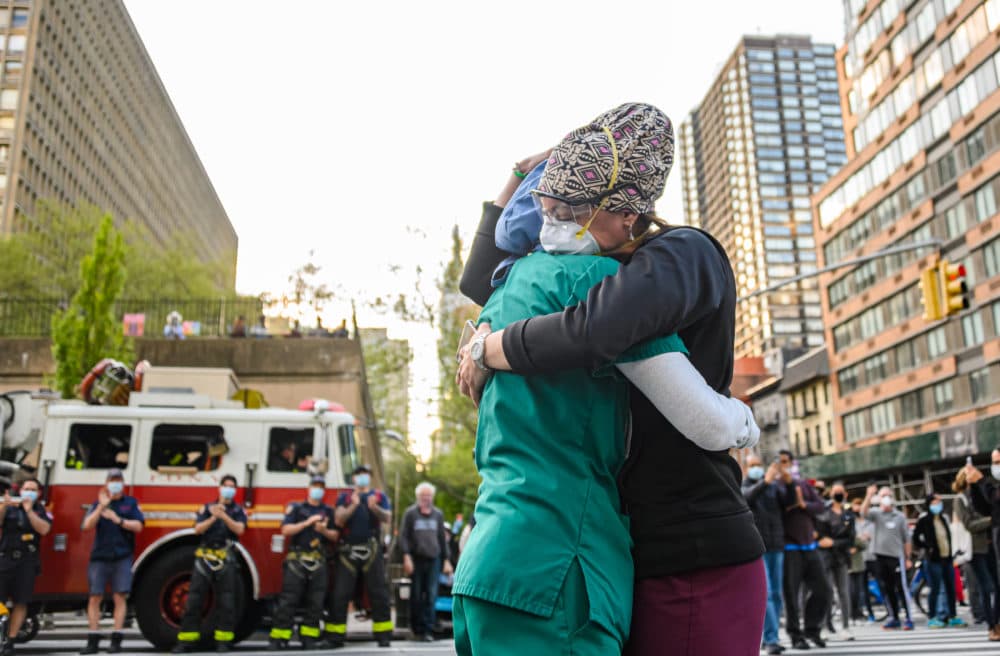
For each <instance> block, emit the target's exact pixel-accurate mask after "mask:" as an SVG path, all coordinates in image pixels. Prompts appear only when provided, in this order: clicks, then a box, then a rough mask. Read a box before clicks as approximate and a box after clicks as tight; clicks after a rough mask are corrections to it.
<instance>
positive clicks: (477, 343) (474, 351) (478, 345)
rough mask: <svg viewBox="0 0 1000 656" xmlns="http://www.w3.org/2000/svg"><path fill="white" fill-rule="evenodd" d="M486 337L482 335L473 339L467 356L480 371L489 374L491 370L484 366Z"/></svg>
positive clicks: (485, 334) (484, 334)
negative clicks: (470, 357)
mask: <svg viewBox="0 0 1000 656" xmlns="http://www.w3.org/2000/svg"><path fill="white" fill-rule="evenodd" d="M486 337H487V333H482V334H479V335H476V337H475V338H473V340H472V344H471V346H469V355H471V356H472V361H473V362H474V363H475V364H476V366H477V367H479V370H480V371H483V372H486V373H491V372H492V371H493V370H492V369H490V368H489V367H487V366H486Z"/></svg>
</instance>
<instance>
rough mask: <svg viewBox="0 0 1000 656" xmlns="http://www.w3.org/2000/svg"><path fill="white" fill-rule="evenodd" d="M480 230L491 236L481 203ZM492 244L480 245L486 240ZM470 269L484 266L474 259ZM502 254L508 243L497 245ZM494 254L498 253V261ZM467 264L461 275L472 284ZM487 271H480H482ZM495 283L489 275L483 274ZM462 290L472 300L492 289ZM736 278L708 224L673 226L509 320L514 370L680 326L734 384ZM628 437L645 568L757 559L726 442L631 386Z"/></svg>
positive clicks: (665, 571) (559, 363) (570, 361)
mask: <svg viewBox="0 0 1000 656" xmlns="http://www.w3.org/2000/svg"><path fill="white" fill-rule="evenodd" d="M483 218H484V222H483V223H482V224H481V225H480V229H479V232H478V233H477V236H476V240H477V241H479V240H481V239H485V237H481V236H480V235H492V234H493V228H494V227H495V224H496V221H495V219H493V226H489V225H485V224H486V223H488V221H489V220H490V216H489V215H488V214H487V213H484V217H483ZM485 250H487V249H485V248H483V251H485ZM476 251H477V248H476V244H475V242H474V243H473V254H470V258H469V263H468V264H467V265H466V268H467V269H468V270H474V271H482V270H484V269H486V268H491V267H489V266H486V267H484V265H483V263H482V262H481V261H473V260H474V253H475V252H476ZM501 254H502V252H501ZM496 264H499V260H497V261H495V262H493V263H492V266H495V265H496ZM468 278H469V276H465V275H463V278H462V282H463V283H468V282H469V280H468ZM481 279H482V277H481V276H480V280H481ZM487 285H488V283H487ZM462 291H463V292H464V293H466V294H467V295H468V296H469V297H470V298H472V299H474V300H476V301H477V302H478V301H479V300H480V299H483V298H488V297H489V292H490V290H488V289H483V288H479V289H470V288H469V287H468V286H465V287H462ZM735 308H736V284H735V280H734V278H733V271H732V268H731V267H730V265H729V259H728V258H727V257H726V253H725V250H724V249H723V248H722V246H721V245H720V244H719V243H718V242H717V241H716V240H715V239H713V238H712V237H711V236H709V235H708V234H707V233H705V232H702V231H700V230H696V229H693V228H672V229H670V230H667V231H665V233H664V234H661V235H658V236H657V237H655V238H654V239H652V240H650V241H649V242H647V243H646V244H644V245H643V246H642V247H640V248H639V249H638V250H637V251H636V253H635V255H633V257H632V259H631V261H630V262H629V263H628V264H627V265H625V266H623V267H622V269H621V271H619V272H618V274H616V275H615V276H612V277H609V278H605V279H604V280H603V281H602V282H601V283H600V284H599V285H597V286H595V287H594V288H593V289H591V290H590V293H589V295H588V297H587V302H586V303H581V304H580V305H577V306H575V307H572V308H569V309H567V310H566V311H564V312H560V313H555V314H549V315H546V316H540V317H533V318H531V319H527V320H525V321H519V322H516V323H513V324H511V325H509V326H507V327H506V329H505V330H504V336H503V348H504V353H505V355H506V356H507V359H508V361H509V362H510V364H511V367H512V369H513V371H514V372H515V373H519V374H522V375H530V374H536V373H548V372H553V371H559V370H565V369H571V368H574V367H586V368H590V369H595V368H597V367H598V366H600V365H603V364H606V363H608V362H612V361H614V359H615V358H616V357H617V356H618V355H619V354H621V353H622V352H624V351H625V350H626V349H627V348H628V347H629V346H632V345H633V344H638V343H640V342H643V341H645V340H647V339H649V338H651V337H657V336H661V335H667V334H670V333H677V334H679V335H680V337H681V339H683V340H684V343H685V345H686V346H687V348H688V350H689V351H690V359H691V362H692V364H694V366H695V368H696V369H698V371H699V372H701V374H702V376H704V378H705V380H706V381H707V382H708V384H709V385H710V386H712V388H714V389H715V390H716V391H718V392H720V393H723V394H728V393H729V385H730V382H731V381H732V377H733V343H734V334H735V332H734V325H735ZM631 409H632V419H633V429H632V446H631V451H630V454H629V458H628V461H627V462H626V464H625V467H624V468H623V471H622V476H621V481H622V498H623V502H624V504H625V507H626V510H627V512H628V513H629V515H630V516H631V527H632V538H633V540H634V542H635V549H634V554H633V555H634V558H635V565H636V576H637V577H638V578H647V577H659V576H667V575H671V574H678V573H681V572H689V571H693V570H699V569H705V568H711V567H721V566H725V565H736V564H740V563H745V562H749V561H751V560H754V559H756V558H759V557H760V556H761V555H762V554H763V553H764V542H763V540H762V539H761V537H760V533H759V532H758V530H757V526H756V524H755V523H754V519H753V514H752V513H751V512H750V508H749V507H748V506H747V503H746V500H745V499H744V498H743V494H742V493H741V491H740V478H741V472H740V469H739V466H738V465H737V464H736V461H735V460H733V458H732V457H730V456H729V454H728V453H727V452H725V451H721V452H708V451H704V450H702V449H700V448H698V447H697V446H695V444H694V443H692V442H691V441H690V440H688V439H687V438H685V437H684V436H683V435H682V434H681V433H680V432H679V431H678V430H677V429H676V428H674V427H673V426H672V425H670V423H669V422H667V420H666V419H664V417H663V416H662V415H661V414H660V413H659V412H658V411H657V410H656V408H655V407H654V406H653V404H652V403H650V402H649V400H647V399H646V397H645V396H643V395H642V394H641V393H640V392H639V391H638V390H636V389H635V388H632V389H631Z"/></svg>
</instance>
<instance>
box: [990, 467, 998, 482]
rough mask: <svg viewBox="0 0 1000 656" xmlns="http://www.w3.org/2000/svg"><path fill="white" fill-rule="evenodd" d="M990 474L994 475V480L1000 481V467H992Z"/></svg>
mask: <svg viewBox="0 0 1000 656" xmlns="http://www.w3.org/2000/svg"><path fill="white" fill-rule="evenodd" d="M990 473H991V474H993V478H995V479H997V480H998V481H1000V465H990Z"/></svg>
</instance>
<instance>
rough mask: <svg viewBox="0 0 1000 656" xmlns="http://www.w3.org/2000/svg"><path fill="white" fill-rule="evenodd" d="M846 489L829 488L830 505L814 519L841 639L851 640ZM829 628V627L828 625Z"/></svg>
mask: <svg viewBox="0 0 1000 656" xmlns="http://www.w3.org/2000/svg"><path fill="white" fill-rule="evenodd" d="M846 500H847V490H846V489H845V488H844V484H843V483H840V482H837V483H834V484H833V487H831V488H830V505H829V506H828V507H827V509H826V512H824V513H823V514H822V515H820V516H819V517H818V518H817V520H816V533H817V534H818V537H819V548H820V554H821V555H822V556H823V564H824V565H825V566H826V572H827V578H829V579H830V587H831V589H833V590H836V591H837V598H838V599H839V600H840V616H841V621H842V624H843V629H842V630H841V631H840V635H839V637H840V638H841V639H842V640H854V634H852V633H851V615H852V614H853V613H852V608H851V575H850V569H851V550H852V549H854V548H855V546H854V542H855V540H856V538H857V534H856V532H855V529H854V513H852V512H851V510H850V508H849V507H848V506H846V505H845V502H846ZM830 626H833V624H832V623H831V624H830Z"/></svg>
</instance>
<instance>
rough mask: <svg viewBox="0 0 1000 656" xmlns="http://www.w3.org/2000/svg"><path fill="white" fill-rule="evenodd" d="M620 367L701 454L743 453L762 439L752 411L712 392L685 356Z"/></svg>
mask: <svg viewBox="0 0 1000 656" xmlns="http://www.w3.org/2000/svg"><path fill="white" fill-rule="evenodd" d="M617 367H618V369H619V370H620V371H621V372H622V373H623V374H624V375H625V377H626V378H628V379H629V380H630V381H631V382H632V384H634V385H635V386H636V387H637V388H639V391H641V392H642V393H643V394H644V395H645V396H646V398H648V399H649V400H650V402H652V404H653V405H654V406H655V407H656V409H657V410H659V411H660V414H661V415H663V416H664V417H666V419H667V421H669V422H670V423H671V424H672V425H673V426H674V428H676V429H677V430H678V431H680V432H681V434H682V435H684V437H686V438H688V439H689V440H691V441H692V442H694V443H695V444H696V445H697V446H699V447H700V448H702V449H705V450H706V451H725V450H727V449H732V448H738V449H745V448H749V447H753V446H755V445H756V444H757V441H758V440H759V439H760V429H759V428H758V427H757V422H755V421H754V418H753V412H752V411H751V410H750V408H749V407H747V405H746V404H745V403H743V402H742V401H740V400H738V399H733V398H729V397H727V396H723V395H722V394H719V393H718V392H716V391H715V390H713V389H712V388H711V387H709V386H708V383H706V382H705V379H704V378H703V377H702V375H701V374H700V373H698V370H697V369H695V368H694V365H692V364H691V362H690V361H689V360H688V359H687V356H685V355H684V354H683V353H663V354H661V355H657V356H654V357H651V358H647V359H645V360H638V361H636V362H622V363H619V364H618V365H617Z"/></svg>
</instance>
